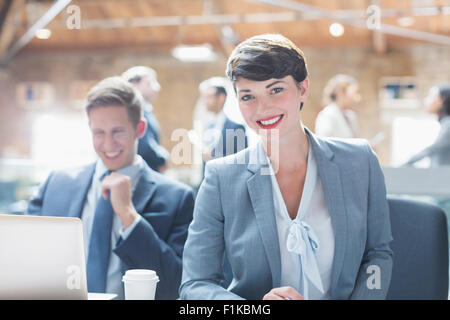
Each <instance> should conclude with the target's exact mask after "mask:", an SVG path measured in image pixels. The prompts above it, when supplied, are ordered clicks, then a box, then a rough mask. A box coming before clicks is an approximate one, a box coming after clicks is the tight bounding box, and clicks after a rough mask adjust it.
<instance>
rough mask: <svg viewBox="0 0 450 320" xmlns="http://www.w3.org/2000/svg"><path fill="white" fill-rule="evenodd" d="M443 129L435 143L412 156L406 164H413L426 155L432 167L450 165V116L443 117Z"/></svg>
mask: <svg viewBox="0 0 450 320" xmlns="http://www.w3.org/2000/svg"><path fill="white" fill-rule="evenodd" d="M440 122H441V129H440V130H439V135H438V137H437V138H436V141H434V142H433V144H432V145H431V146H429V147H427V148H425V149H423V150H422V151H420V152H419V153H417V154H416V155H414V156H412V157H411V158H410V159H409V160H408V161H407V162H406V163H405V164H404V165H406V166H408V165H412V164H413V163H415V162H417V161H419V160H422V159H423V158H425V157H429V158H430V167H440V166H450V116H446V117H444V118H443V119H441V121H440Z"/></svg>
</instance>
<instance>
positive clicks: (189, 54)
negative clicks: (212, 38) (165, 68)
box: [172, 44, 216, 62]
mask: <svg viewBox="0 0 450 320" xmlns="http://www.w3.org/2000/svg"><path fill="white" fill-rule="evenodd" d="M172 56H174V57H175V58H177V59H178V60H181V61H184V62H202V61H214V60H215V59H216V54H215V53H214V51H213V50H212V48H211V45H209V44H204V45H199V46H186V45H179V46H177V47H175V48H173V49H172Z"/></svg>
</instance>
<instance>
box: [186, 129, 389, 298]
mask: <svg viewBox="0 0 450 320" xmlns="http://www.w3.org/2000/svg"><path fill="white" fill-rule="evenodd" d="M306 132H307V134H308V136H309V141H310V143H312V150H313V152H314V155H315V157H316V161H317V166H318V171H319V177H320V179H321V181H322V184H323V189H324V194H325V199H326V201H327V204H328V210H329V213H330V216H331V223H332V227H333V231H334V237H335V251H334V258H333V266H332V278H331V289H330V294H331V298H332V299H384V298H385V297H386V293H387V291H388V288H389V283H390V279H391V271H392V251H391V249H390V247H389V243H390V241H392V236H391V226H390V220H389V207H388V203H387V200H386V189H385V184H384V177H383V173H382V171H381V168H380V165H379V163H378V160H377V157H376V155H375V154H374V153H373V152H372V150H371V149H370V147H369V145H368V144H367V142H366V141H365V140H361V139H321V138H318V137H316V136H315V135H314V134H313V133H311V132H310V131H309V130H308V129H306ZM263 154H264V150H263V148H262V145H261V144H258V145H257V146H255V147H252V148H247V149H245V150H243V151H241V152H239V153H237V154H235V155H231V156H228V157H225V158H221V159H217V160H212V161H209V162H208V163H207V166H206V177H205V180H204V181H203V183H202V185H201V187H200V189H199V192H198V195H197V200H196V203H195V207H194V219H193V222H192V223H191V225H190V227H189V232H188V239H187V242H186V244H185V249H184V253H183V276H182V282H181V286H180V298H181V299H223V300H228V299H242V298H243V299H261V298H262V297H263V296H264V295H265V294H266V293H267V292H269V291H270V290H271V289H272V288H275V287H279V286H280V278H281V259H280V248H279V242H278V235H277V227H276V221H275V213H274V204H273V197H272V185H271V180H270V176H269V175H264V174H261V173H262V172H263V171H262V170H263V168H264V164H263V161H255V159H264V158H265V157H264V156H262V155H263ZM224 252H226V254H227V256H228V259H229V262H230V265H231V268H232V272H233V280H232V282H231V284H230V285H229V286H228V288H222V287H221V286H220V285H219V284H220V282H221V280H222V279H223V271H222V256H223V254H224ZM370 266H377V267H378V269H379V271H380V272H379V273H378V272H377V275H375V273H373V271H372V268H373V267H370ZM369 267H370V268H369ZM374 276H376V277H378V276H379V278H377V279H379V280H380V281H379V284H380V286H379V289H377V288H375V289H373V288H372V286H370V285H369V286H368V285H367V283H368V282H370V283H372V284H373V282H372V281H373V280H374V279H375V278H374ZM369 288H372V289H369Z"/></svg>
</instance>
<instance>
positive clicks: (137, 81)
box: [122, 66, 169, 172]
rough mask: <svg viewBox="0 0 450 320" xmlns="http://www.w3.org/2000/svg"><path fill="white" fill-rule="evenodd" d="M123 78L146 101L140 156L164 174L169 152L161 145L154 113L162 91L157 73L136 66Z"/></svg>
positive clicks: (139, 148) (140, 140) (124, 74)
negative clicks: (154, 105) (144, 129)
mask: <svg viewBox="0 0 450 320" xmlns="http://www.w3.org/2000/svg"><path fill="white" fill-rule="evenodd" d="M122 77H123V78H124V79H125V80H126V81H128V82H130V83H131V84H133V86H134V87H135V88H136V89H137V90H139V92H140V93H141V94H142V96H143V97H144V99H145V105H144V118H145V121H146V122H147V131H146V132H145V134H144V136H142V138H140V139H139V143H138V154H139V155H141V156H142V158H143V159H144V160H145V162H147V164H148V165H149V166H150V168H152V169H153V170H155V171H158V172H164V171H165V170H166V169H167V160H168V158H169V152H168V151H167V150H166V149H165V148H164V147H163V146H161V144H160V127H159V123H158V119H157V118H156V116H155V114H154V112H153V103H154V102H155V101H156V99H157V97H158V93H159V91H160V90H161V85H160V84H159V82H158V79H157V74H156V71H155V70H153V69H152V68H149V67H145V66H136V67H132V68H130V69H128V70H127V71H125V72H124V73H123V74H122Z"/></svg>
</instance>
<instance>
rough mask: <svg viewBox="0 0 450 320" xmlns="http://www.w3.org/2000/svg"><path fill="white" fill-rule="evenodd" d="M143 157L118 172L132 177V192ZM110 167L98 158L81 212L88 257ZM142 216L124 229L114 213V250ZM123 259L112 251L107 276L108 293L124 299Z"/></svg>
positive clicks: (112, 232) (140, 169) (112, 238)
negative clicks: (103, 181) (106, 174)
mask: <svg viewBox="0 0 450 320" xmlns="http://www.w3.org/2000/svg"><path fill="white" fill-rule="evenodd" d="M142 161H143V160H142V158H141V156H139V155H136V156H135V159H134V162H133V164H132V165H131V166H128V167H124V168H122V169H119V170H117V171H116V172H118V173H121V174H123V175H126V176H128V177H130V179H131V192H132V194H133V192H134V190H135V188H136V185H137V183H138V181H139V178H140V177H141V173H142ZM107 171H108V168H106V167H105V165H104V164H103V162H102V160H101V159H98V161H97V164H96V166H95V172H94V176H93V177H92V183H91V186H90V187H89V191H88V193H87V197H86V202H85V203H84V207H83V211H82V213H81V220H82V222H83V234H84V247H85V254H86V255H85V256H86V257H88V254H89V252H88V250H89V241H90V239H91V231H92V224H93V222H94V213H95V209H96V207H97V202H98V200H99V199H100V196H101V184H102V181H101V179H102V178H103V177H104V175H105V173H106V172H107ZM140 219H141V217H140V216H139V217H138V218H136V219H135V221H134V222H133V224H131V225H130V226H129V227H128V228H127V229H126V230H124V227H123V224H122V221H121V220H120V218H119V216H118V215H117V214H114V217H113V225H112V231H111V250H113V249H114V248H115V247H116V245H117V243H118V241H119V239H122V240H125V239H126V238H127V237H128V236H129V235H130V233H131V232H132V231H133V229H134V227H135V226H136V225H137V223H138V222H139V221H140ZM122 268H123V265H122V261H121V260H120V258H119V257H118V256H117V255H116V254H114V252H112V251H111V255H110V257H109V266H108V275H107V278H106V293H115V294H117V298H118V299H123V297H124V293H123V283H122Z"/></svg>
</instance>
